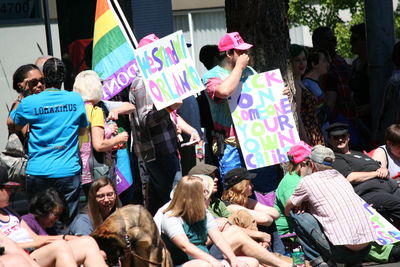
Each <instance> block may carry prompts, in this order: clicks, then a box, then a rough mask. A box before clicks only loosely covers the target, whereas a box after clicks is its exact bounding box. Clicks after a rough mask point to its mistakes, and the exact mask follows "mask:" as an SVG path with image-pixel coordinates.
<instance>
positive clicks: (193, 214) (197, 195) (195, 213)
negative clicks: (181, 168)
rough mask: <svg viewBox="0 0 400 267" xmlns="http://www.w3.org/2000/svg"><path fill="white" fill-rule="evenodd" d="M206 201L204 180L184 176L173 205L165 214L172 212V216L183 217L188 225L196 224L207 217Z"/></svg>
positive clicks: (173, 199) (178, 185) (170, 205)
mask: <svg viewBox="0 0 400 267" xmlns="http://www.w3.org/2000/svg"><path fill="white" fill-rule="evenodd" d="M204 200H205V199H204V186H203V182H202V180H201V179H200V178H198V177H195V176H184V177H182V179H181V180H180V181H179V183H178V184H177V186H176V188H175V191H174V196H173V198H172V200H171V203H170V204H169V206H168V208H167V209H166V210H164V213H166V212H168V211H171V216H175V217H182V219H183V220H184V221H185V222H187V223H188V224H194V223H196V222H198V221H201V220H203V219H204V218H205V216H206V206H205V202H204Z"/></svg>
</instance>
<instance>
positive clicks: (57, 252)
mask: <svg viewBox="0 0 400 267" xmlns="http://www.w3.org/2000/svg"><path fill="white" fill-rule="evenodd" d="M30 256H31V258H33V259H35V260H36V262H37V263H38V264H39V265H40V266H54V267H74V266H77V264H76V262H75V258H74V256H73V253H72V250H71V248H70V247H69V246H68V245H67V242H66V241H65V240H57V241H54V242H52V243H50V244H48V245H46V246H43V247H41V248H38V249H36V250H35V251H33V252H32V253H31V255H30Z"/></svg>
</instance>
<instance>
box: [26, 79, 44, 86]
mask: <svg viewBox="0 0 400 267" xmlns="http://www.w3.org/2000/svg"><path fill="white" fill-rule="evenodd" d="M39 83H41V84H44V78H40V79H32V80H29V81H28V84H29V87H35V86H37V85H38V84H39Z"/></svg>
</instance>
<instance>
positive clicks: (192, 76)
mask: <svg viewBox="0 0 400 267" xmlns="http://www.w3.org/2000/svg"><path fill="white" fill-rule="evenodd" d="M135 64H136V66H137V67H138V68H139V69H140V73H141V75H142V77H143V79H144V82H145V86H146V89H147V91H148V92H149V94H150V96H151V99H152V100H153V102H154V105H155V106H156V108H157V109H158V110H160V109H163V108H165V107H167V106H169V105H171V104H174V103H176V101H177V100H182V99H185V98H187V97H189V96H191V95H193V94H195V93H198V92H200V91H201V90H203V89H204V85H203V83H202V82H201V79H200V76H199V74H198V73H197V71H196V69H195V64H194V62H193V60H192V59H191V57H190V54H189V50H188V49H187V47H186V42H185V38H184V36H183V33H182V31H178V32H175V33H173V34H170V35H168V36H166V37H164V38H162V39H160V40H157V41H154V42H153V43H150V44H147V45H145V46H143V47H140V48H138V49H136V50H135Z"/></svg>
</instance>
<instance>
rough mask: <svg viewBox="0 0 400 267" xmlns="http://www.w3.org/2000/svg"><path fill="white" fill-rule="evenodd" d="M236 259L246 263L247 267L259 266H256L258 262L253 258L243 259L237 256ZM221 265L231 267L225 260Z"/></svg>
mask: <svg viewBox="0 0 400 267" xmlns="http://www.w3.org/2000/svg"><path fill="white" fill-rule="evenodd" d="M237 258H238V259H240V260H241V261H243V262H245V263H247V265H248V266H249V267H258V266H260V265H259V264H258V260H256V259H255V258H251V257H243V256H239V257H237ZM222 263H223V264H224V266H231V265H230V264H229V262H228V261H227V260H223V261H222Z"/></svg>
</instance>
